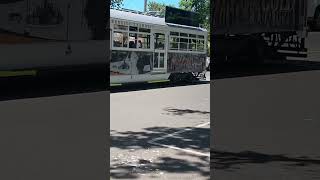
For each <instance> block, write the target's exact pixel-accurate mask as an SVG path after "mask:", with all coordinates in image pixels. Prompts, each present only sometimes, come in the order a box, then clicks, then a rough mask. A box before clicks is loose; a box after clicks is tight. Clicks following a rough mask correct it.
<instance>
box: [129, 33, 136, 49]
mask: <svg viewBox="0 0 320 180" xmlns="http://www.w3.org/2000/svg"><path fill="white" fill-rule="evenodd" d="M129 48H137V34H136V33H129Z"/></svg>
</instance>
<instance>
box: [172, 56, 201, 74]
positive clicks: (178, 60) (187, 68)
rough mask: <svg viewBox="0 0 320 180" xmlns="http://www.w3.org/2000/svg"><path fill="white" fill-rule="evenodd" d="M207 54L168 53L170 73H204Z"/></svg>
mask: <svg viewBox="0 0 320 180" xmlns="http://www.w3.org/2000/svg"><path fill="white" fill-rule="evenodd" d="M206 58H207V56H206V55H205V54H191V53H170V52H169V53H168V72H169V73H189V72H203V71H204V70H205V67H206Z"/></svg>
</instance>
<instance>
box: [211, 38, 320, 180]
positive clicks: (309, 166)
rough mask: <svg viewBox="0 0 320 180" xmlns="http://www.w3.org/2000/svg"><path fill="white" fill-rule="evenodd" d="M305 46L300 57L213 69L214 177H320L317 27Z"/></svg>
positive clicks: (262, 179) (245, 179)
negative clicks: (306, 53) (303, 57)
mask: <svg viewBox="0 0 320 180" xmlns="http://www.w3.org/2000/svg"><path fill="white" fill-rule="evenodd" d="M307 47H308V48H309V58H308V59H307V60H304V61H301V60H290V61H288V62H286V63H285V64H283V63H280V64H269V65H266V66H263V67H262V66H261V67H259V66H252V67H248V66H247V67H240V66H238V67H231V68H229V69H226V68H222V69H220V70H218V71H217V72H216V73H215V74H214V76H215V79H214V81H213V82H211V83H212V87H213V88H212V89H211V107H212V111H211V112H212V115H213V118H212V120H211V130H212V134H213V136H212V137H211V144H212V146H211V164H212V166H213V167H214V169H213V178H215V179H219V180H224V179H225V180H231V179H237V180H242V179H243V180H251V179H252V180H253V179H260V180H270V179H274V180H278V179H279V180H286V179H288V180H289V179H290V180H302V179H303V180H309V179H320V143H319V140H318V137H319V136H320V112H319V107H320V101H319V99H320V98H319V97H320V83H319V82H320V33H311V34H310V36H309V39H308V41H307Z"/></svg>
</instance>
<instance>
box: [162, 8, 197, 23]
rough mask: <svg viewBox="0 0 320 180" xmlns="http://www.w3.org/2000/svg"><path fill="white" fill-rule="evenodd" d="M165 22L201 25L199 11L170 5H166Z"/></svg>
mask: <svg viewBox="0 0 320 180" xmlns="http://www.w3.org/2000/svg"><path fill="white" fill-rule="evenodd" d="M165 22H166V23H172V24H179V25H186V26H193V27H199V26H200V21H199V14H198V13H196V12H191V11H186V10H182V9H178V8H174V7H169V6H166V12H165Z"/></svg>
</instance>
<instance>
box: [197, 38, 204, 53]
mask: <svg viewBox="0 0 320 180" xmlns="http://www.w3.org/2000/svg"><path fill="white" fill-rule="evenodd" d="M197 47H198V49H197V50H198V51H204V40H198V43H197Z"/></svg>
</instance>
